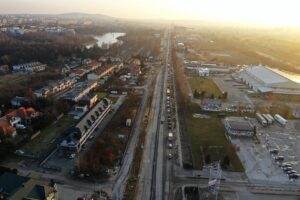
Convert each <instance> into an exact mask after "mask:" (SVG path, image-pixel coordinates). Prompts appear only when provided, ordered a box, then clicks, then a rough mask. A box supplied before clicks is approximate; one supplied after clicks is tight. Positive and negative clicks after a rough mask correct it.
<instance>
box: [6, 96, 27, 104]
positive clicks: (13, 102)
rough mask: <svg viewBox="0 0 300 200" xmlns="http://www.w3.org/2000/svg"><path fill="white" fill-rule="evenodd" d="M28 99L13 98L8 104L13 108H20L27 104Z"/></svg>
mask: <svg viewBox="0 0 300 200" xmlns="http://www.w3.org/2000/svg"><path fill="white" fill-rule="evenodd" d="M28 101H29V100H28V99H27V98H25V97H18V96H16V97H14V98H12V99H11V100H10V104H11V105H12V106H13V107H20V106H23V105H24V104H26V103H28Z"/></svg>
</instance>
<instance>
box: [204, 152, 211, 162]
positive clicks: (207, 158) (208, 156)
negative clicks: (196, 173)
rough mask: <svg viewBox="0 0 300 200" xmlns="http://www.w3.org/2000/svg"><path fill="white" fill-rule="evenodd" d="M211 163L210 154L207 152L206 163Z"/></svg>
mask: <svg viewBox="0 0 300 200" xmlns="http://www.w3.org/2000/svg"><path fill="white" fill-rule="evenodd" d="M210 163H211V158H210V155H209V154H207V155H206V156H205V164H210Z"/></svg>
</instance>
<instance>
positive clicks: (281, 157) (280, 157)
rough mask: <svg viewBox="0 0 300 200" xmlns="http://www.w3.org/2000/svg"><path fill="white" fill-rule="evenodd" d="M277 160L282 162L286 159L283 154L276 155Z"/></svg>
mask: <svg viewBox="0 0 300 200" xmlns="http://www.w3.org/2000/svg"><path fill="white" fill-rule="evenodd" d="M274 160H275V161H279V162H282V161H283V160H284V157H283V156H276V157H275V158H274Z"/></svg>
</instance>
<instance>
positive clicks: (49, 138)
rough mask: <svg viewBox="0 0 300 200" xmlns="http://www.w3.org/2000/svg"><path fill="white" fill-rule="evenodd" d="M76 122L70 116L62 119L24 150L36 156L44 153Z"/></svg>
mask: <svg viewBox="0 0 300 200" xmlns="http://www.w3.org/2000/svg"><path fill="white" fill-rule="evenodd" d="M74 122H75V119H73V118H72V117H70V116H64V117H62V118H61V119H60V120H58V121H57V123H55V124H52V125H50V126H48V127H47V128H45V129H44V130H42V131H41V134H40V135H38V136H37V137H36V138H34V139H33V140H31V141H29V142H28V143H26V144H25V145H24V147H23V148H22V150H23V151H24V152H26V153H32V154H35V155H37V154H40V153H42V152H43V151H45V150H47V148H48V147H49V145H50V144H51V143H52V142H54V140H55V138H58V137H59V136H60V135H61V134H62V133H63V131H64V130H65V129H66V128H68V127H69V126H70V125H71V124H73V123H74Z"/></svg>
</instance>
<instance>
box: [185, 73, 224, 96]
mask: <svg viewBox="0 0 300 200" xmlns="http://www.w3.org/2000/svg"><path fill="white" fill-rule="evenodd" d="M189 83H190V85H191V88H192V92H193V93H194V91H195V90H198V92H199V93H201V92H202V91H204V92H205V97H207V98H210V97H211V95H214V97H215V98H218V97H219V96H222V92H221V91H220V89H219V88H218V86H217V85H216V84H215V82H214V81H213V80H212V79H209V78H204V77H190V78H189Z"/></svg>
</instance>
